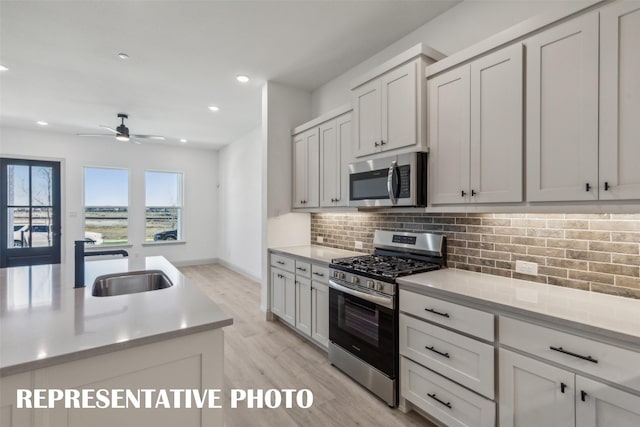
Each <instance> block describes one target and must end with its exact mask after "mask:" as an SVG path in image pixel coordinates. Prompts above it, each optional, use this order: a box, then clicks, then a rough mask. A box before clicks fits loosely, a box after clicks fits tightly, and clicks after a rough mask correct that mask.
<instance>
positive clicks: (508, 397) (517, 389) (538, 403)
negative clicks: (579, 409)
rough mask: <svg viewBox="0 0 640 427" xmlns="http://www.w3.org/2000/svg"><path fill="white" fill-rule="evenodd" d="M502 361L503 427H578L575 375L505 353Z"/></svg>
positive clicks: (527, 358) (501, 418)
mask: <svg viewBox="0 0 640 427" xmlns="http://www.w3.org/2000/svg"><path fill="white" fill-rule="evenodd" d="M499 357H500V359H499V363H498V366H499V373H500V375H499V376H500V388H499V390H500V404H499V405H498V407H499V408H500V409H499V410H500V427H540V426H545V427H574V426H575V406H574V405H575V401H574V395H575V387H574V382H575V375H574V374H573V373H571V372H568V371H565V370H564V369H559V368H556V367H554V366H551V365H548V364H546V363H542V362H538V361H537V360H534V359H531V358H529V357H525V356H521V355H519V354H516V353H513V352H511V351H508V350H504V349H500V353H499ZM581 427H582V426H581Z"/></svg>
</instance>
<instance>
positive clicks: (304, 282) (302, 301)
mask: <svg viewBox="0 0 640 427" xmlns="http://www.w3.org/2000/svg"><path fill="white" fill-rule="evenodd" d="M295 288H296V293H295V298H296V309H295V312H296V328H297V329H298V330H299V331H300V332H302V333H304V334H307V335H311V281H310V280H309V279H305V278H304V277H300V276H296V286H295Z"/></svg>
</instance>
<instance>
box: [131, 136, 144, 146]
mask: <svg viewBox="0 0 640 427" xmlns="http://www.w3.org/2000/svg"><path fill="white" fill-rule="evenodd" d="M129 142H133V143H134V144H136V145H140V144H142V142H140V141H137V140H135V139H133V138H131V139H129Z"/></svg>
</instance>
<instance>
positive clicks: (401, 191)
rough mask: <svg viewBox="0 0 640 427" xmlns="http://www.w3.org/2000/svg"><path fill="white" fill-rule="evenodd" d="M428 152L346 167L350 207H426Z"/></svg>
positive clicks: (374, 160) (369, 161)
mask: <svg viewBox="0 0 640 427" xmlns="http://www.w3.org/2000/svg"><path fill="white" fill-rule="evenodd" d="M426 204H427V153H422V152H420V153H407V154H399V155H397V156H392V157H385V158H381V159H373V160H363V161H360V162H356V163H351V164H350V165H349V206H371V207H374V206H426Z"/></svg>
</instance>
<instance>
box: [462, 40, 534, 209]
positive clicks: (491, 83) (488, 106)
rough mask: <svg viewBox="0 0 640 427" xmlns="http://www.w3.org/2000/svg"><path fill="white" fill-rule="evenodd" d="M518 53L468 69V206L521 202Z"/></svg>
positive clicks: (503, 53) (514, 49)
mask: <svg viewBox="0 0 640 427" xmlns="http://www.w3.org/2000/svg"><path fill="white" fill-rule="evenodd" d="M522 60H523V48H522V45H521V44H520V43H518V44H516V45H513V46H510V47H508V48H505V49H502V50H500V51H497V52H495V53H493V54H491V55H487V56H485V57H483V58H480V59H478V60H476V61H474V62H472V63H471V172H470V173H471V185H470V189H469V190H470V191H469V195H470V196H471V201H472V202H474V203H502V202H521V201H522V199H523V194H522V192H523V182H522V181H523V170H522V167H523V157H522V154H523V140H522V120H523V117H522V115H523V111H522V110H523V108H524V104H523V103H524V100H523V78H524V76H523V68H522V67H523V64H522Z"/></svg>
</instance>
